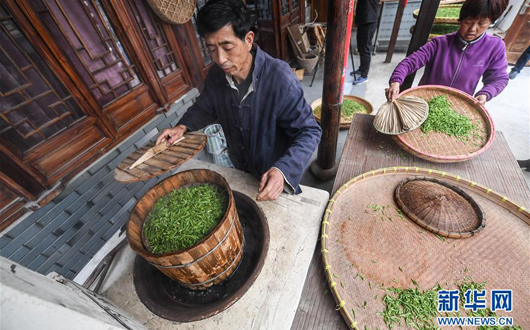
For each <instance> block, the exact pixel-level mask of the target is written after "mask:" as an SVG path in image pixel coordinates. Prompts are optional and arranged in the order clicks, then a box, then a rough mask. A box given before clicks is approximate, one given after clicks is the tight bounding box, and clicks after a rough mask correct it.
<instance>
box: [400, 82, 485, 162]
mask: <svg viewBox="0 0 530 330" xmlns="http://www.w3.org/2000/svg"><path fill="white" fill-rule="evenodd" d="M404 95H406V96H416V97H419V98H421V99H424V100H425V101H429V100H430V99H431V98H433V97H435V96H438V95H444V96H445V97H447V100H449V103H451V106H452V108H453V110H455V111H456V112H458V113H460V114H462V115H465V116H466V117H468V118H469V119H471V121H472V122H473V124H474V125H475V127H476V128H475V129H474V130H473V131H472V132H471V133H470V136H469V139H468V140H465V139H461V138H457V137H451V136H449V135H447V134H445V133H436V132H430V133H428V134H425V133H423V132H422V131H421V129H420V128H418V129H415V130H413V131H411V132H408V133H405V134H401V135H396V136H394V137H393V139H394V140H395V141H396V142H397V144H398V145H399V146H401V147H402V148H403V149H404V150H405V151H407V152H409V153H410V154H412V155H414V156H416V157H420V158H423V159H426V160H428V161H431V162H435V163H454V162H462V161H466V160H468V159H471V158H473V157H476V156H478V155H480V154H481V153H483V152H484V151H486V150H487V149H488V148H489V147H490V145H491V143H493V139H494V137H495V127H494V125H493V121H492V119H491V117H490V115H489V113H488V111H487V110H486V109H485V108H484V107H483V106H481V105H479V104H477V103H475V101H474V99H473V98H472V97H471V96H469V95H468V94H466V93H464V92H461V91H459V90H457V89H455V88H451V87H446V86H437V85H424V86H418V87H414V88H411V89H407V90H406V91H404V92H402V93H401V94H399V96H398V97H400V96H404Z"/></svg>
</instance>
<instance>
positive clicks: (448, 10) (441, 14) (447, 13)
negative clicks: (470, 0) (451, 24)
mask: <svg viewBox="0 0 530 330" xmlns="http://www.w3.org/2000/svg"><path fill="white" fill-rule="evenodd" d="M460 9H462V7H461V6H458V7H456V6H451V7H440V8H438V10H437V11H436V18H458V17H459V16H460Z"/></svg>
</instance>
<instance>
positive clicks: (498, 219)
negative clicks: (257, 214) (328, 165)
mask: <svg viewBox="0 0 530 330" xmlns="http://www.w3.org/2000/svg"><path fill="white" fill-rule="evenodd" d="M415 176H420V177H422V176H426V177H432V178H436V179H438V180H441V181H444V182H447V183H450V184H452V185H455V186H458V187H459V188H460V189H462V190H463V191H465V192H466V193H467V194H469V195H470V196H471V197H472V198H473V199H474V200H475V201H476V202H477V203H478V204H479V205H480V206H481V208H482V209H483V210H484V213H485V216H486V223H487V225H486V228H484V230H483V231H482V232H481V233H480V234H478V235H476V236H473V237H471V238H465V239H452V238H441V237H440V236H437V235H435V234H434V233H431V232H428V231H426V230H424V229H423V228H422V227H420V226H418V225H417V224H415V223H414V222H413V221H412V220H410V219H409V218H408V217H407V216H406V215H404V214H403V215H400V213H399V212H398V206H397V204H396V203H395V201H394V191H395V188H396V186H397V185H398V184H399V183H400V182H402V181H403V180H405V179H407V178H410V177H415ZM374 205H378V206H379V207H378V209H377V210H375V209H374ZM527 207H529V206H527ZM455 217H458V215H455ZM321 235H322V236H321V242H322V249H321V251H322V258H323V262H324V270H325V273H326V278H327V281H328V283H329V284H330V291H331V292H332V294H333V296H334V298H335V302H336V304H337V309H339V310H340V312H341V314H342V315H343V317H344V318H345V319H346V320H347V323H348V324H350V325H351V324H354V323H355V322H357V327H358V328H360V329H364V327H365V326H367V327H368V328H370V329H373V328H385V327H386V325H385V323H384V322H383V318H382V316H380V315H378V314H377V313H381V312H383V310H384V308H385V307H384V304H383V301H382V298H383V296H384V295H385V294H386V293H387V292H386V290H385V289H384V288H392V287H396V288H414V287H415V285H414V283H418V285H419V287H420V289H421V290H430V289H432V288H433V287H435V286H436V285H438V284H440V285H441V286H442V287H443V288H444V289H456V285H455V282H458V281H462V280H463V279H464V278H466V277H468V276H471V277H472V278H473V280H474V281H475V282H486V283H487V285H486V289H487V290H488V293H489V292H490V290H491V289H511V290H513V306H514V307H515V308H514V309H513V311H512V312H511V313H505V312H498V313H497V315H498V316H512V317H513V319H514V323H515V324H517V325H520V326H522V328H524V329H526V328H528V327H530V314H528V313H527V309H526V307H524V306H530V291H529V290H528V284H529V283H528V279H529V278H530V258H529V254H528V253H529V251H528V240H529V238H530V213H528V211H526V210H525V208H524V207H523V206H522V205H518V204H515V203H512V202H511V201H510V199H509V198H507V197H506V196H503V195H500V194H497V193H495V192H494V191H492V190H491V189H490V188H487V187H484V186H481V185H480V184H478V183H476V182H473V181H471V180H467V179H465V178H462V177H460V176H458V175H455V174H451V173H447V172H443V171H436V170H430V169H421V168H417V167H391V168H384V169H378V170H375V171H370V172H367V173H364V174H362V175H360V176H358V177H355V178H353V179H351V180H349V181H348V182H347V183H345V184H344V185H343V186H342V187H341V188H340V189H338V190H337V192H336V193H335V195H334V196H333V198H332V199H330V202H329V204H328V207H327V209H326V212H325V216H324V220H323V223H322V231H321ZM381 287H384V288H381ZM488 299H491V297H489V296H488ZM488 301H489V300H488ZM517 306H519V307H517ZM352 309H353V310H354V311H352ZM395 328H396V329H406V326H405V325H404V324H402V326H396V327H395Z"/></svg>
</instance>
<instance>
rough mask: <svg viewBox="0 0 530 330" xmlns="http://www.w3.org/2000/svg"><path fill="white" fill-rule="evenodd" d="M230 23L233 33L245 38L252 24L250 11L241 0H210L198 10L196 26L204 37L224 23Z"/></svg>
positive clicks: (217, 29)
mask: <svg viewBox="0 0 530 330" xmlns="http://www.w3.org/2000/svg"><path fill="white" fill-rule="evenodd" d="M228 24H230V25H232V28H233V29H234V34H235V35H236V36H237V37H238V38H239V39H241V40H244V39H245V36H246V35H247V33H248V31H250V27H251V25H252V22H251V19H250V11H249V10H248V8H247V6H246V5H245V4H244V3H243V1H241V0H210V1H208V2H207V3H206V5H204V7H202V8H201V9H200V10H199V14H198V16H197V27H198V30H199V34H200V35H201V36H202V37H204V36H206V35H207V34H209V33H213V32H216V31H219V30H220V29H222V28H223V27H224V26H226V25H228Z"/></svg>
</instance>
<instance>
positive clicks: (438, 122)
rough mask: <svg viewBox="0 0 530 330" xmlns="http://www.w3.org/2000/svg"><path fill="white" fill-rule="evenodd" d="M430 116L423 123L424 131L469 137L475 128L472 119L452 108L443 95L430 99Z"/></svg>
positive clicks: (422, 128)
mask: <svg viewBox="0 0 530 330" xmlns="http://www.w3.org/2000/svg"><path fill="white" fill-rule="evenodd" d="M428 103H429V116H428V117H427V120H426V121H425V122H424V123H423V124H422V125H421V130H422V131H423V133H429V132H439V133H445V134H447V135H449V136H456V137H467V136H469V134H470V133H471V131H472V130H473V128H475V126H474V125H473V123H472V122H471V119H469V118H468V117H466V116H464V115H461V114H459V113H457V112H456V111H454V110H453V109H452V108H451V104H450V103H449V101H448V100H447V98H446V97H445V96H443V95H439V96H436V97H433V98H432V99H430V100H429V101H428Z"/></svg>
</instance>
